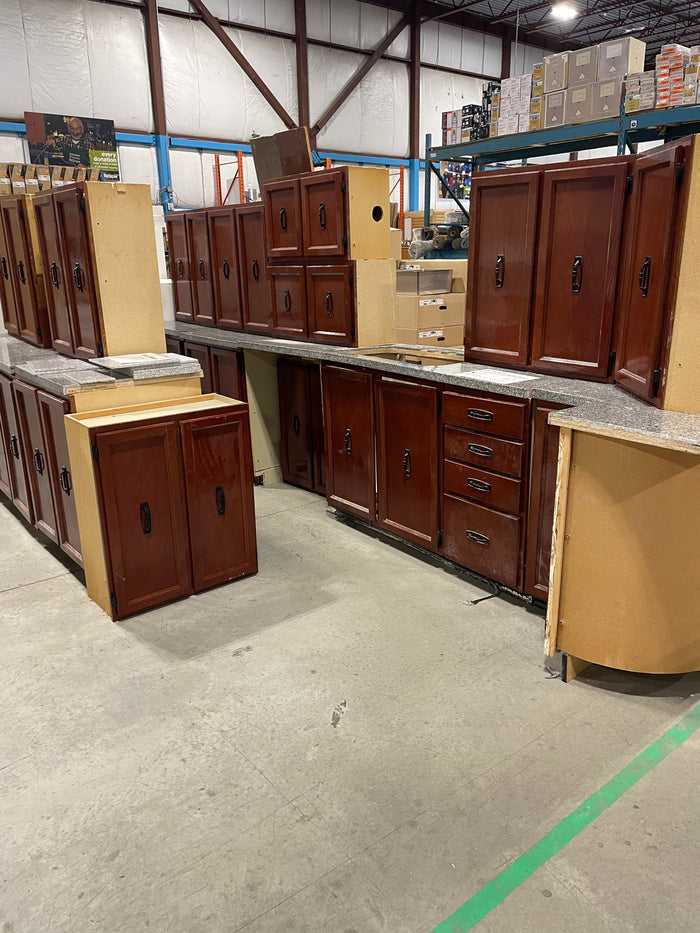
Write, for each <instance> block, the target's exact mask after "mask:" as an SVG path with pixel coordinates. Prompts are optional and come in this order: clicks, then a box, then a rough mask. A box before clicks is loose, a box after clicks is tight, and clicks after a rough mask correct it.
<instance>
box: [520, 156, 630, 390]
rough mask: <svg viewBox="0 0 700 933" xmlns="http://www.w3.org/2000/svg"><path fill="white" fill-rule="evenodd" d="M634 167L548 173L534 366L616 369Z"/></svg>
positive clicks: (595, 371)
mask: <svg viewBox="0 0 700 933" xmlns="http://www.w3.org/2000/svg"><path fill="white" fill-rule="evenodd" d="M627 172H628V164H627V162H626V161H625V160H619V161H618V160H616V161H615V162H611V163H610V164H608V165H594V166H588V167H587V166H586V165H585V163H584V164H582V165H579V166H577V167H575V168H565V169H551V170H549V169H548V170H546V171H545V173H544V179H543V182H542V210H541V213H540V239H539V246H538V250H537V252H538V260H537V279H536V287H535V310H534V319H533V328H532V354H531V363H532V366H533V367H534V368H535V369H539V370H544V371H546V372H552V373H562V374H565V375H571V376H584V377H586V378H589V379H605V378H606V377H607V375H608V371H609V369H610V351H611V337H612V327H613V313H614V310H615V297H616V294H615V293H616V287H617V269H618V260H619V254H620V239H621V236H622V218H623V212H624V205H625V183H626V180H627Z"/></svg>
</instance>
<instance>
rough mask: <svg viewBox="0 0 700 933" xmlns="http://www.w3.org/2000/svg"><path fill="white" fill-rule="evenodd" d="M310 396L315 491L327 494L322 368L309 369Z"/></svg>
mask: <svg viewBox="0 0 700 933" xmlns="http://www.w3.org/2000/svg"><path fill="white" fill-rule="evenodd" d="M309 398H310V401H311V451H312V455H313V466H314V492H318V493H320V494H321V495H322V496H325V494H326V442H325V438H324V434H323V400H322V396H321V370H320V369H319V368H318V366H312V367H311V369H310V370H309Z"/></svg>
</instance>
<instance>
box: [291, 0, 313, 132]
mask: <svg viewBox="0 0 700 933" xmlns="http://www.w3.org/2000/svg"><path fill="white" fill-rule="evenodd" d="M294 41H295V43H296V53H297V104H298V107H299V126H308V125H309V123H310V121H311V116H310V113H309V56H308V49H307V43H306V0H294ZM315 142H316V141H315V140H312V141H311V148H312V149H315V148H316V146H315Z"/></svg>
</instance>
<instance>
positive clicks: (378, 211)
mask: <svg viewBox="0 0 700 933" xmlns="http://www.w3.org/2000/svg"><path fill="white" fill-rule="evenodd" d="M383 216H384V208H383V207H381V206H380V205H379V204H375V205H374V207H373V208H372V220H374V221H375V222H376V223H379V221H380V220H381V219H382V217H383Z"/></svg>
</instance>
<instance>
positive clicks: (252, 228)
mask: <svg viewBox="0 0 700 933" xmlns="http://www.w3.org/2000/svg"><path fill="white" fill-rule="evenodd" d="M235 216H236V236H237V239H238V268H239V274H240V281H241V301H242V305H243V327H244V330H247V331H251V332H252V333H261V334H270V333H271V332H272V326H273V325H272V291H271V288H270V280H269V278H268V275H267V259H266V250H265V222H264V213H263V206H262V204H246V205H244V206H242V207H238V208H236V211H235Z"/></svg>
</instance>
